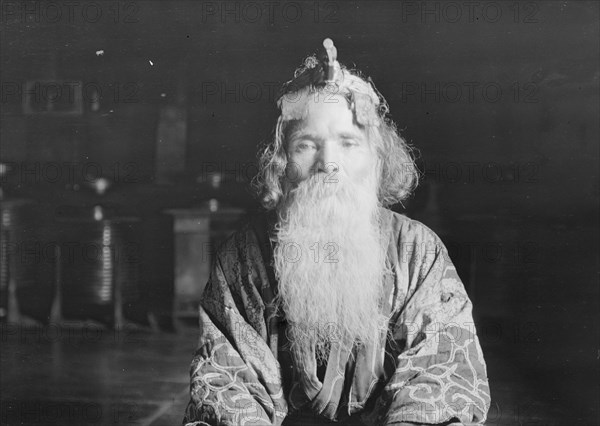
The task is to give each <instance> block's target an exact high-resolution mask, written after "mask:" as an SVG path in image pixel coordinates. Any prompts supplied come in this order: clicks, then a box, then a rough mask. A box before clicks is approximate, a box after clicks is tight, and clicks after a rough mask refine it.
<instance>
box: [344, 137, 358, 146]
mask: <svg viewBox="0 0 600 426" xmlns="http://www.w3.org/2000/svg"><path fill="white" fill-rule="evenodd" d="M342 146H343V147H344V148H352V147H355V146H358V142H357V141H356V140H355V139H343V140H342Z"/></svg>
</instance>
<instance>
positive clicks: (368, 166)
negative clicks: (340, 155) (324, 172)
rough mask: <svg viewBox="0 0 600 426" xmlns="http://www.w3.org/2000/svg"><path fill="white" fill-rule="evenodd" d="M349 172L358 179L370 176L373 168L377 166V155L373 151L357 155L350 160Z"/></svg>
mask: <svg viewBox="0 0 600 426" xmlns="http://www.w3.org/2000/svg"><path fill="white" fill-rule="evenodd" d="M348 165H349V170H348V171H349V173H350V174H351V175H352V176H353V177H354V178H356V179H359V180H362V179H364V178H366V177H368V176H369V174H370V173H372V172H373V169H374V168H375V167H376V166H377V157H376V156H375V155H374V154H373V153H371V152H368V153H364V154H362V155H359V156H356V157H355V158H354V159H353V160H352V161H350V162H349V164H348Z"/></svg>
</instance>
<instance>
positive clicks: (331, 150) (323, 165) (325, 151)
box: [317, 142, 340, 173]
mask: <svg viewBox="0 0 600 426" xmlns="http://www.w3.org/2000/svg"><path fill="white" fill-rule="evenodd" d="M339 169H340V156H339V152H338V150H337V148H336V147H335V145H334V144H333V143H329V142H325V143H324V144H323V145H322V146H321V148H320V149H319V153H318V158H317V171H318V172H323V173H336V172H338V171H339Z"/></svg>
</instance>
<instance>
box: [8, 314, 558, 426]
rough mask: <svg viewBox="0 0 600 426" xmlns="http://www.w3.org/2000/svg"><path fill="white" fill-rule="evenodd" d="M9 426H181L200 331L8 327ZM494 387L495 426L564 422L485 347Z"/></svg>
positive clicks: (492, 419)
mask: <svg viewBox="0 0 600 426" xmlns="http://www.w3.org/2000/svg"><path fill="white" fill-rule="evenodd" d="M1 339H2V340H1V341H2V346H1V356H2V358H1V361H2V366H1V372H2V376H1V383H0V384H1V389H2V394H1V396H2V410H1V416H2V417H1V423H2V425H10V426H12V425H79V426H84V425H129V424H135V425H142V426H149V425H156V426H168V425H180V424H181V419H182V413H183V410H184V408H185V406H186V404H187V400H188V366H189V363H190V361H191V355H192V352H193V350H194V346H195V344H196V336H195V332H194V330H193V329H186V330H184V331H180V332H179V333H178V334H167V333H164V334H158V333H152V332H150V331H148V330H139V329H138V330H136V329H133V328H126V329H125V330H122V331H120V332H115V331H111V330H106V329H100V328H98V327H83V328H81V327H79V328H62V329H59V328H57V327H48V328H22V327H15V326H9V325H7V324H3V325H2V336H1ZM484 352H485V357H486V360H487V364H488V373H489V376H490V382H491V385H492V397H493V404H492V408H491V410H490V414H489V421H488V423H487V424H489V425H499V426H503V425H544V426H547V425H562V424H569V422H568V421H565V417H566V416H565V415H564V413H565V412H566V409H565V408H564V407H562V406H561V404H560V402H559V401H552V400H550V399H551V396H550V397H548V396H547V395H546V396H545V397H542V396H541V394H540V391H539V389H536V386H535V385H534V384H531V383H528V382H527V380H525V379H524V377H523V376H521V375H520V374H519V373H518V372H517V370H516V368H515V367H514V366H513V365H512V363H511V362H510V360H509V359H507V357H506V356H503V355H502V351H501V348H493V347H488V348H484Z"/></svg>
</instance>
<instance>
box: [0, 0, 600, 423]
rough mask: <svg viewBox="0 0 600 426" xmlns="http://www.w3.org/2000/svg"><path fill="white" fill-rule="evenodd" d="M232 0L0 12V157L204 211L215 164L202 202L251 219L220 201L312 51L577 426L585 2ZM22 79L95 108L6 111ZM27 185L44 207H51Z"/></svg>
mask: <svg viewBox="0 0 600 426" xmlns="http://www.w3.org/2000/svg"><path fill="white" fill-rule="evenodd" d="M7 3H9V2H7ZM467 3H468V2H467ZM15 4H16V3H15ZM251 4H253V5H254V6H245V4H244V3H242V2H191V1H190V2H188V1H169V2H155V1H137V2H136V1H133V2H129V3H126V4H123V5H121V9H120V15H118V17H117V16H116V15H115V14H114V11H113V12H111V11H110V9H109V8H108V6H106V7H105V8H104V9H102V11H103V18H102V19H100V20H99V21H98V22H97V23H92V22H86V20H85V19H84V18H83V17H82V14H81V10H79V11H78V9H75V12H76V13H75V15H74V17H73V18H72V19H70V18H68V17H67V16H66V14H65V15H64V17H63V18H62V19H60V20H58V22H55V23H53V22H48V21H49V20H48V19H47V18H46V19H45V18H44V16H43V15H40V17H41V19H40V20H39V22H36V21H35V19H33V18H29V21H27V20H26V19H28V18H27V17H25V20H24V19H23V16H22V15H21V14H20V13H21V12H20V10H19V5H18V4H16V6H15V7H16V9H15V10H16V12H14V11H13V10H12V9H10V10H9V9H6V8H5V5H4V4H3V7H4V9H3V17H2V19H3V24H4V29H3V34H2V67H1V73H2V90H3V92H2V93H3V95H2V126H1V131H2V152H1V153H0V156H1V157H0V158H1V159H2V161H3V162H28V163H32V162H62V161H74V162H80V163H85V162H98V163H100V164H102V165H104V167H103V170H111V167H113V168H114V167H115V164H117V163H118V164H121V165H123V164H133V165H134V167H135V177H136V180H135V181H133V182H130V183H133V185H125V186H124V189H122V190H121V192H120V193H119V194H121V195H120V196H119V197H117V202H119V203H122V204H124V205H131V204H133V203H136V208H137V207H139V208H138V210H142V211H143V210H144V208H147V206H148V205H151V206H153V207H152V208H155V209H158V208H159V207H160V208H163V207H170V206H173V205H181V204H185V203H187V204H193V203H194V202H196V201H197V200H200V199H204V198H208V195H207V194H206V193H205V192H203V190H202V189H198V188H197V187H194V184H193V182H194V181H195V180H196V178H197V177H198V176H202V175H203V174H204V173H205V172H206V170H207V167H210V169H211V170H214V169H215V168H217V169H221V171H223V172H225V173H226V174H227V176H226V178H228V179H230V180H234V181H235V183H237V186H236V185H235V183H232V186H230V187H227V188H228V189H226V191H225V193H223V194H221V196H222V197H224V198H226V199H228V200H229V201H230V202H232V203H237V204H240V205H243V206H254V203H253V201H252V200H251V198H250V197H249V196H238V195H239V193H240V192H239V191H242V192H243V191H244V190H243V189H242V190H240V189H239V188H243V185H244V184H245V183H246V181H247V180H248V178H250V177H251V175H252V173H253V171H254V170H255V167H251V166H248V163H249V162H253V161H254V159H255V152H256V147H257V143H258V142H260V141H262V140H265V139H266V138H268V137H269V135H270V133H271V129H272V126H273V123H274V119H275V117H276V109H275V107H274V105H273V101H274V94H275V93H276V91H277V88H278V86H279V85H280V84H281V83H283V82H284V81H286V80H288V79H290V78H291V77H292V75H293V70H294V69H295V68H296V67H297V66H298V65H299V64H300V63H301V61H302V59H303V58H304V57H305V56H307V55H308V54H311V53H313V52H315V51H316V50H317V49H318V48H319V46H320V45H321V42H322V40H323V38H325V37H331V38H332V39H333V40H334V41H335V44H336V46H337V48H338V52H339V59H340V61H341V62H343V63H345V64H346V65H356V67H358V68H359V69H361V70H362V71H363V72H364V73H365V74H367V75H369V76H371V77H372V78H373V80H374V82H375V83H376V85H377V87H378V89H379V90H380V91H381V92H382V93H383V94H384V96H385V97H386V99H387V101H388V103H389V105H390V110H391V116H392V118H393V119H394V120H395V121H396V122H397V123H398V126H399V128H401V129H402V133H403V135H404V136H405V137H406V139H407V140H408V141H409V142H410V143H411V144H413V145H414V146H415V147H417V148H418V149H419V151H420V153H421V164H422V168H423V170H424V172H425V178H424V180H423V185H422V187H421V189H420V190H418V191H417V194H416V198H415V199H413V200H411V202H409V203H408V208H409V212H410V213H411V214H412V215H413V216H414V217H416V218H418V219H421V220H423V222H425V223H426V224H428V225H429V226H431V227H432V228H433V229H434V230H435V231H436V232H438V233H440V234H441V235H442V236H443V238H444V240H445V241H447V242H449V243H452V245H453V247H454V248H455V252H456V253H458V254H457V256H458V258H457V260H456V262H457V265H458V266H459V272H461V276H463V277H464V279H465V281H468V282H469V291H470V294H471V296H472V298H473V300H474V304H475V309H476V312H477V314H478V316H479V318H482V321H487V323H486V324H491V325H490V326H489V327H488V328H487V329H486V330H488V331H489V332H488V333H486V332H484V333H483V340H484V342H483V343H484V345H485V344H486V339H487V341H488V342H492V341H494V339H496V338H498V333H500V337H499V338H501V340H502V342H503V344H505V347H506V348H507V354H509V355H510V356H511V357H513V358H512V359H514V360H515V362H516V363H518V364H519V365H520V366H521V367H523V370H524V371H529V372H531V374H532V377H533V378H534V379H535V380H536V381H538V383H540V389H544V388H545V389H551V390H552V391H551V397H554V398H560V399H561V401H563V402H562V403H565V404H569V405H570V406H572V407H573V408H574V409H575V411H576V412H577V415H578V416H582V418H584V417H586V416H590V407H594V406H595V404H596V401H595V399H594V392H587V391H586V392H583V394H582V393H581V392H580V391H576V389H578V388H582V387H583V388H584V389H586V390H588V389H592V388H593V389H595V392H597V380H596V377H597V372H598V370H597V361H596V356H597V352H596V351H597V347H596V346H597V342H594V343H592V341H593V339H591V338H590V335H592V336H594V335H595V336H597V331H598V323H597V321H595V320H594V319H593V318H595V312H596V309H597V300H598V286H597V275H596V273H597V270H598V232H597V213H598V139H599V137H598V136H599V135H598V113H599V111H598V109H599V105H598V83H599V75H600V74H599V69H598V51H599V47H600V46H599V41H598V40H599V37H598V25H599V4H598V3H597V2H575V1H569V2H561V1H534V2H524V3H523V2H519V3H517V2H479V3H478V5H472V6H467V5H466V3H462V2H451V4H453V5H458V6H448V5H447V4H448V3H445V2H410V1H406V2H404V1H402V2H400V1H398V2H352V1H348V2H346V1H344V2H281V3H276V4H272V5H271V6H270V7H267V6H265V4H263V3H251ZM128 5H129V6H128ZM256 7H259V9H260V13H261V17H260V18H256V13H257V10H259V9H256ZM458 12H460V15H457V13H458ZM65 13H66V12H65ZM298 13H300V14H301V15H298ZM498 13H499V14H500V15H498ZM98 50H103V51H104V53H103V54H101V55H98V54H96V52H97V51H98ZM31 79H48V80H52V79H57V80H77V81H82V82H84V83H90V82H94V83H97V84H99V86H100V87H101V89H102V95H103V96H102V99H101V100H100V105H99V110H98V111H93V110H92V105H91V103H90V102H86V99H84V112H83V114H82V115H81V116H76V117H58V118H47V117H38V116H25V115H24V114H23V113H22V109H21V103H22V102H21V101H22V94H17V95H13V94H12V90H13V87H15V86H14V85H15V84H16V87H22V85H23V84H24V82H25V81H27V80H31ZM88 100H89V99H88ZM165 105H178V106H182V107H184V108H185V109H186V110H187V117H188V119H187V141H186V143H187V153H186V157H185V169H186V173H184V176H183V177H182V178H181V180H180V181H179V183H178V187H181V188H183V189H177V190H176V189H175V188H173V187H167V189H165V187H164V186H160V187H159V186H156V185H153V183H152V182H153V175H154V172H155V161H156V158H155V144H156V128H157V120H158V116H159V110H160V109H161V108H162V107H163V106H165ZM109 173H110V172H109ZM15 179H16V181H15ZM21 180H22V179H21ZM18 181H19V178H18V177H14V176H13V177H10V176H9V177H8V178H7V183H8V184H9V186H8V189H9V191H8V193H9V194H12V195H14V196H26V195H29V196H33V197H38V196H39V197H40V198H42V197H46V198H48V197H49V195H48V192H47V191H46V190H44V191H45V192H44V194H39V193H38V192H36V189H35V188H36V186H35V185H26V186H27V188H28V189H27V191H29V192H27V193H25V192H24V189H23V188H22V187H21V188H19V187H18V186H17V185H16V183H15V182H17V183H18ZM42 181H43V179H42ZM21 183H22V182H21ZM26 183H30V182H26ZM42 183H46V186H45V188H47V187H48V186H50V188H51V191H50V193H51V194H54V195H52V196H51V197H50V198H51V200H50V201H49V202H50V203H52V202H53V201H52V199H54V200H58V199H59V198H60V199H61V200H62V199H63V198H61V197H65V195H64V193H63V192H64V191H65V188H64V187H63V186H57V185H48V182H42ZM235 188H238V189H235ZM236 191H238V192H236ZM244 194H245V192H244ZM52 197H54V198H52ZM148 200H150V201H148ZM195 200H196V201H195ZM56 202H57V203H58V202H59V201H56ZM61 202H63V201H61ZM144 203H146V204H144ZM148 203H149V204H148ZM466 252H469V253H470V254H469V256H470V257H468V260H469V261H471V260H473V259H474V260H475V261H476V265H477V267H476V268H475V269H474V270H470V269H468V268H467V267H465V266H463V263H464V262H463V260H465V259H466V257H463V256H465V253H466ZM498 327H500V330H501V331H500V332H498V331H497V330H498ZM490 330H491V331H490ZM594 333H595V334H594ZM596 340H597V339H596ZM584 342H585V343H584ZM590 371H593V372H594V374H590ZM547 385H548V386H547ZM549 392H550V391H549ZM595 395H597V393H596V394H595Z"/></svg>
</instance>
